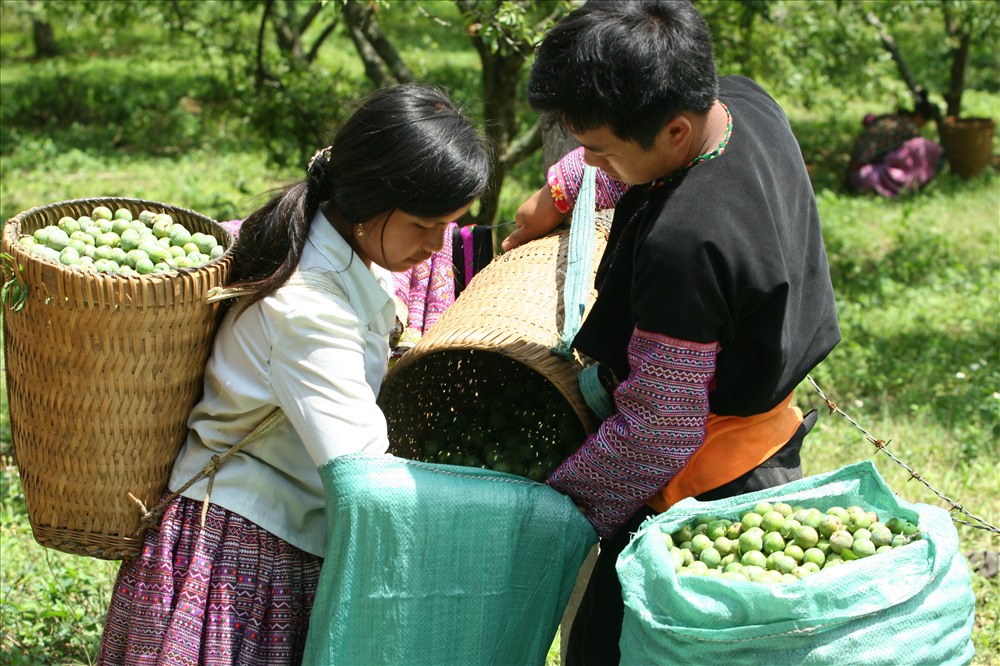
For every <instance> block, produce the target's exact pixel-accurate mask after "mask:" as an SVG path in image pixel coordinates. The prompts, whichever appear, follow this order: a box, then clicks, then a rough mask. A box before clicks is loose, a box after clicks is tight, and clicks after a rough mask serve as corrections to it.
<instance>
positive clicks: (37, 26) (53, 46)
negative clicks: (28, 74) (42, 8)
mask: <svg viewBox="0 0 1000 666" xmlns="http://www.w3.org/2000/svg"><path fill="white" fill-rule="evenodd" d="M31 32H32V35H33V37H34V41H35V57H36V58H51V57H52V56H54V55H56V54H58V53H59V44H57V43H56V35H55V32H53V30H52V25H51V24H49V23H46V22H45V21H32V22H31Z"/></svg>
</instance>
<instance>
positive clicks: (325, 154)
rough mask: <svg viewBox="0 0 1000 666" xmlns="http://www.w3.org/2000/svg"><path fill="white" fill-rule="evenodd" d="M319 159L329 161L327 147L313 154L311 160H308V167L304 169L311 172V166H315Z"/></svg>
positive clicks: (328, 148)
mask: <svg viewBox="0 0 1000 666" xmlns="http://www.w3.org/2000/svg"><path fill="white" fill-rule="evenodd" d="M319 157H322V158H324V159H327V160H329V159H330V146H327V147H326V148H320V149H319V150H317V151H316V152H315V153H313V156H312V158H310V160H309V166H308V167H306V169H307V170H308V171H312V168H313V164H315V162H316V159H317V158H319Z"/></svg>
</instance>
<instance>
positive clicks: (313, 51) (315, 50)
mask: <svg viewBox="0 0 1000 666" xmlns="http://www.w3.org/2000/svg"><path fill="white" fill-rule="evenodd" d="M339 23H340V21H339V20H338V18H337V17H336V16H334V18H333V20H332V21H330V23H328V24H327V26H326V27H325V28H323V32H321V33H319V36H318V37H317V38H316V41H314V42H313V45H312V48H310V49H309V53H308V54H307V55H306V62H307V63H309V64H310V65H311V64H312V63H313V61H314V60H316V56H317V55H319V49H320V47H321V46H323V42H325V41H326V39H327V37H329V36H330V35H332V34H333V31H334V30H336V29H337V24H339Z"/></svg>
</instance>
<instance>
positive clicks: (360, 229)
mask: <svg viewBox="0 0 1000 666" xmlns="http://www.w3.org/2000/svg"><path fill="white" fill-rule="evenodd" d="M355 229H356V231H355V233H356V234H357V235H358V236H364V235H365V228H364V227H363V226H361V225H360V224H359V225H357V226H356V227H355Z"/></svg>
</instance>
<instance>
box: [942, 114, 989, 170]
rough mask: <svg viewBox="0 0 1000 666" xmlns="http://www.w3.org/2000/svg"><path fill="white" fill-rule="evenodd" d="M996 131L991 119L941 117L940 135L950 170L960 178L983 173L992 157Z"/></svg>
mask: <svg viewBox="0 0 1000 666" xmlns="http://www.w3.org/2000/svg"><path fill="white" fill-rule="evenodd" d="M995 130H996V124H995V123H994V122H993V119H992V118H956V117H955V116H947V117H946V118H944V120H943V121H942V123H941V136H942V140H943V141H944V146H945V149H946V150H947V151H948V153H947V154H948V164H949V166H951V170H952V171H954V172H955V173H957V174H958V175H959V176H962V177H963V178H975V177H976V176H978V175H979V174H980V173H982V171H983V169H985V168H986V166H987V165H988V164H989V163H990V162H991V160H992V158H993V135H994V132H995Z"/></svg>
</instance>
